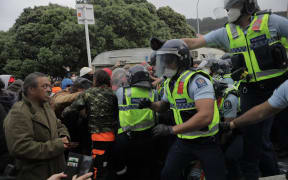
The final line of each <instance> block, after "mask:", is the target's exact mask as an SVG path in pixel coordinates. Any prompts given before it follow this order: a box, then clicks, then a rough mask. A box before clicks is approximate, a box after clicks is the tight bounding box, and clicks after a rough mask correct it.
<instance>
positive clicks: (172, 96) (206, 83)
mask: <svg viewBox="0 0 288 180" xmlns="http://www.w3.org/2000/svg"><path fill="white" fill-rule="evenodd" d="M207 98H208V99H215V97H214V89H213V85H212V83H211V82H210V80H209V79H207V78H206V77H204V76H203V75H201V74H198V73H196V72H195V71H191V70H187V71H184V72H183V73H182V74H181V75H180V77H179V78H178V79H177V80H176V81H175V82H171V80H170V79H169V81H168V83H167V84H166V86H165V91H164V96H163V98H162V101H164V102H169V103H170V107H171V109H172V110H173V113H174V119H175V123H176V124H182V123H184V122H185V121H187V120H188V119H190V118H191V117H192V116H193V115H194V114H195V113H196V112H197V110H196V108H195V101H197V100H200V99H207ZM214 108H215V109H214V117H213V120H212V122H211V123H210V124H209V126H208V127H206V128H203V129H201V130H199V131H195V132H194V131H193V132H189V133H185V134H177V139H176V141H175V143H174V144H173V145H172V147H171V148H170V150H169V153H168V155H167V159H166V162H165V166H164V168H163V170H162V173H161V177H162V179H165V180H170V179H171V180H172V179H173V180H175V179H182V176H181V173H182V170H183V169H184V168H185V167H186V166H187V165H188V164H189V163H190V162H191V161H192V160H200V161H201V163H202V165H203V169H204V172H205V178H206V179H207V180H209V179H213V180H217V179H219V180H220V179H221V180H224V179H226V178H225V165H224V158H223V154H222V152H221V150H220V148H219V146H218V145H217V143H216V142H215V135H216V134H217V132H218V125H217V123H218V122H219V112H218V108H217V104H216V101H215V106H214Z"/></svg>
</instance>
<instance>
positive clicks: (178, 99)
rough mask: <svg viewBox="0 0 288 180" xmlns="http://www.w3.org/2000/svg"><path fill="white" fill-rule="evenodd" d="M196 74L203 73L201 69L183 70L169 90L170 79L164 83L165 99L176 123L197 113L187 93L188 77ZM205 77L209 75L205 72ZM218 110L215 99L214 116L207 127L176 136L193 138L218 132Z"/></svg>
mask: <svg viewBox="0 0 288 180" xmlns="http://www.w3.org/2000/svg"><path fill="white" fill-rule="evenodd" d="M196 74H204V72H203V71H192V70H187V71H185V72H183V73H182V74H181V75H180V77H179V78H178V79H177V81H176V83H175V85H174V88H173V89H172V90H170V88H169V83H170V80H171V79H168V82H167V83H165V90H166V92H167V99H168V101H169V103H170V108H171V109H172V110H173V114H174V119H175V123H176V124H177V125H179V124H182V123H184V122H185V121H187V120H189V119H190V118H191V117H192V116H193V115H194V114H196V113H197V109H196V107H195V101H194V99H191V98H190V97H189V94H188V83H189V79H191V78H193V77H194V76H195V75H196ZM205 76H206V77H209V79H210V80H211V78H210V76H209V75H208V74H206V73H205ZM219 120H220V117H219V111H218V107H217V103H216V101H215V102H214V117H213V120H212V122H211V123H210V124H209V125H208V127H207V128H203V129H201V130H199V131H193V132H188V133H184V134H178V135H177V136H178V137H179V138H182V139H195V138H199V137H208V136H213V135H215V134H216V133H217V132H218V123H219Z"/></svg>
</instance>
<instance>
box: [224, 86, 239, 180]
mask: <svg viewBox="0 0 288 180" xmlns="http://www.w3.org/2000/svg"><path fill="white" fill-rule="evenodd" d="M236 91H237V89H236V88H235V87H233V88H227V89H226V90H225V92H224V95H223V100H222V101H220V105H219V106H220V107H219V111H220V114H221V116H222V117H223V118H224V119H226V118H236V117H237V115H238V114H239V113H240V110H241V109H240V97H239V95H238V94H237V92H236ZM233 133H234V132H233ZM231 137H232V139H229V140H228V142H226V144H224V147H223V149H224V152H225V162H226V167H227V171H228V173H227V179H237V178H240V177H241V172H240V169H239V168H240V158H241V157H242V154H243V137H242V135H241V134H239V133H238V132H237V133H234V135H233V136H231ZM231 137H230V138H231Z"/></svg>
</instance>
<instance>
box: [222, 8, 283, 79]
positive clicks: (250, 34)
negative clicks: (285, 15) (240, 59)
mask: <svg viewBox="0 0 288 180" xmlns="http://www.w3.org/2000/svg"><path fill="white" fill-rule="evenodd" d="M268 20H269V14H262V15H259V16H254V19H253V21H252V22H251V24H250V26H249V28H248V30H247V35H245V34H244V32H243V31H242V29H241V28H240V26H238V25H234V24H227V25H226V30H227V34H228V38H229V41H230V52H231V53H232V54H243V56H244V59H245V64H246V68H247V70H248V74H249V75H248V76H249V77H250V81H249V82H256V81H262V80H265V79H270V78H274V77H278V76H281V75H283V74H284V73H285V72H286V71H287V69H271V70H261V69H260V68H259V65H258V61H257V58H256V55H255V52H254V50H255V48H257V47H261V46H263V45H265V44H267V43H268V44H269V45H270V46H271V45H272V44H275V43H278V42H281V43H282V44H283V42H284V40H285V39H284V40H283V38H281V41H280V39H279V38H277V37H271V34H270V31H269V27H268ZM261 37H264V38H266V39H263V40H259V41H258V42H257V41H256V40H255V42H253V43H251V40H253V39H257V38H260V39H261ZM285 42H287V41H285ZM283 45H284V46H285V44H283ZM286 47H287V46H286ZM260 60H261V59H260ZM245 81H246V80H244V81H243V82H245Z"/></svg>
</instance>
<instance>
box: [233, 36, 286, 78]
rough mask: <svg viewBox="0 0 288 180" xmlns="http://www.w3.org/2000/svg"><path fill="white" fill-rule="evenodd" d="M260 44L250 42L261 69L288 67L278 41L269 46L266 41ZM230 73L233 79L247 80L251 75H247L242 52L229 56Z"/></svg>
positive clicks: (284, 51) (284, 53)
mask: <svg viewBox="0 0 288 180" xmlns="http://www.w3.org/2000/svg"><path fill="white" fill-rule="evenodd" d="M264 42H265V43H264V44H262V45H260V46H259V45H258V46H257V45H256V43H255V44H251V49H252V50H253V52H254V54H255V57H256V59H257V63H258V66H259V68H260V70H261V71H267V70H272V69H285V68H287V67H288V58H287V53H286V49H285V47H284V46H283V45H282V44H281V43H280V42H277V43H274V44H272V45H271V46H270V45H269V43H268V41H264ZM231 63H232V74H231V77H232V79H233V80H234V81H239V80H243V79H245V80H246V81H247V82H249V80H250V79H251V78H253V77H250V76H249V75H248V72H247V71H248V70H247V67H246V63H245V58H244V55H243V54H242V53H239V54H234V55H233V56H232V57H231Z"/></svg>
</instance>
